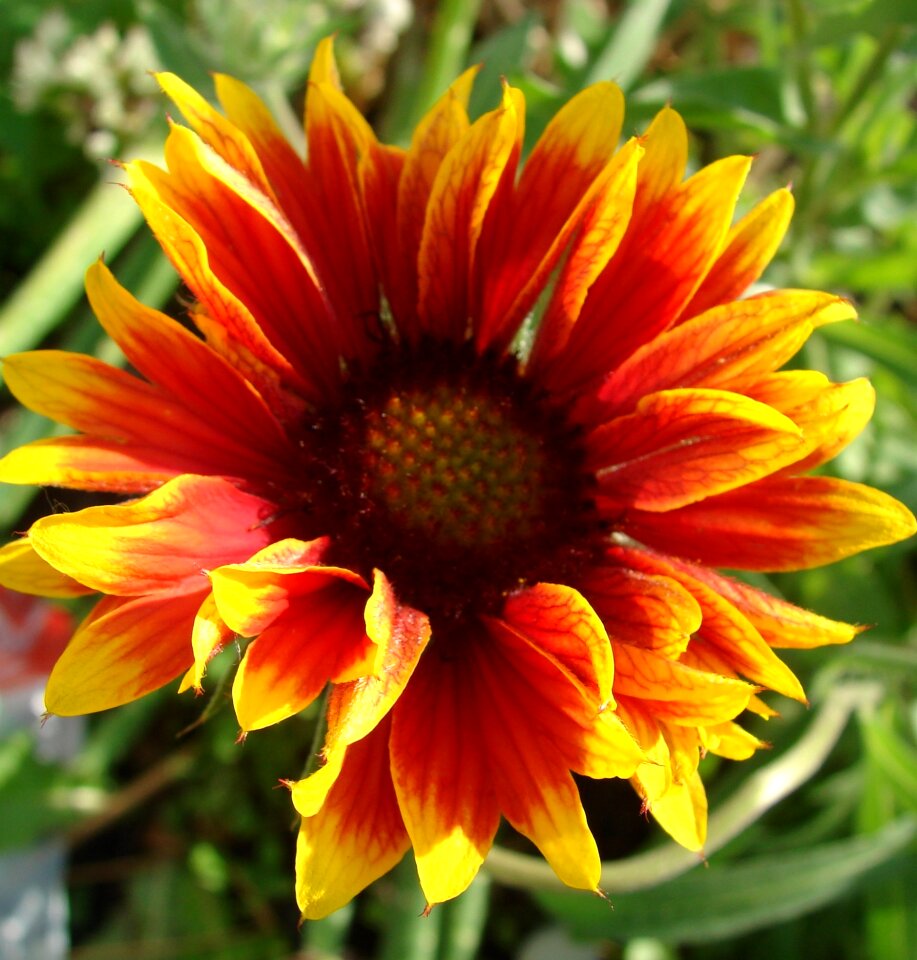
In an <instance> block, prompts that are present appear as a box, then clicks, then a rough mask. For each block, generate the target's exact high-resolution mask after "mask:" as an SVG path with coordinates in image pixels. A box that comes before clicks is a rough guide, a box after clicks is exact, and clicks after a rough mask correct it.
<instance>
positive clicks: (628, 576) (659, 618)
mask: <svg viewBox="0 0 917 960" xmlns="http://www.w3.org/2000/svg"><path fill="white" fill-rule="evenodd" d="M581 586H582V589H583V592H584V593H585V595H586V597H587V598H588V600H589V603H590V605H591V606H592V608H593V609H594V610H595V612H596V613H597V614H598V615H599V616H600V617H601V618H602V621H603V623H604V624H605V626H606V628H607V629H610V630H611V631H612V634H613V636H614V638H615V640H620V641H621V642H623V643H629V644H631V645H632V646H636V647H644V648H645V649H647V650H654V651H655V652H656V653H658V654H659V655H660V656H661V657H666V658H667V659H669V660H677V659H678V656H679V654H681V653H682V651H684V649H685V647H687V645H688V640H689V639H690V637H691V634H693V633H694V632H695V631H696V630H697V629H698V628H699V627H700V625H701V609H700V607H699V606H698V604H697V601H696V600H695V599H694V597H693V596H691V594H690V593H689V592H688V591H687V590H685V588H684V587H683V586H681V584H680V583H678V581H677V580H673V579H672V578H671V577H664V576H655V575H652V574H646V573H640V572H639V571H637V570H627V569H624V568H614V567H607V568H600V569H597V570H596V571H595V572H593V573H591V574H587V575H586V577H585V578H584V581H583V583H582V584H581Z"/></svg>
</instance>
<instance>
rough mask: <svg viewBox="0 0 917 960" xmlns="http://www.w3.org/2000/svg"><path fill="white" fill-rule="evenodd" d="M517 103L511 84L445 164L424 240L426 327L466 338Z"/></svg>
mask: <svg viewBox="0 0 917 960" xmlns="http://www.w3.org/2000/svg"><path fill="white" fill-rule="evenodd" d="M517 118H518V116H517V107H516V104H515V98H514V96H513V94H512V91H511V89H510V88H506V89H505V90H504V93H503V103H502V105H501V106H500V107H498V108H497V109H496V110H493V111H491V112H490V113H486V114H484V116H483V117H481V118H480V119H479V120H477V121H476V122H475V123H474V124H472V126H471V127H470V129H469V130H468V131H467V132H466V133H465V135H464V136H463V137H462V138H461V139H460V140H459V141H458V142H457V143H456V144H455V145H454V146H453V147H452V149H451V150H450V151H449V153H448V154H447V155H446V157H445V159H444V160H443V161H442V163H441V164H440V166H439V169H438V170H437V173H436V179H435V180H434V182H433V188H432V190H431V193H430V200H429V203H428V205H427V213H426V220H425V222H424V228H423V236H422V239H421V243H420V253H419V257H418V274H419V277H420V289H419V302H418V314H419V320H420V324H421V327H422V329H423V330H424V331H426V332H429V333H431V334H435V335H437V336H438V337H446V338H448V339H453V340H461V339H462V338H463V337H464V335H465V332H466V327H467V324H468V319H469V312H470V304H469V288H470V280H471V276H472V268H473V264H474V259H475V251H476V247H477V243H478V238H479V237H480V234H481V229H482V227H483V224H484V216H485V214H486V213H487V210H488V207H489V206H490V202H491V199H492V198H493V196H494V193H495V191H496V189H497V185H498V183H499V181H500V177H501V174H502V173H503V170H504V168H505V167H506V166H507V164H508V162H509V160H510V156H511V154H512V152H513V149H514V147H515V145H516V132H517Z"/></svg>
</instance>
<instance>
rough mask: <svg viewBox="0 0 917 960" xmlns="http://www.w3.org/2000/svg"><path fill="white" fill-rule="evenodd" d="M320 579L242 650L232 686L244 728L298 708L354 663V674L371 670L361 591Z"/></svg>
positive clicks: (349, 673)
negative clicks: (355, 669) (356, 671)
mask: <svg viewBox="0 0 917 960" xmlns="http://www.w3.org/2000/svg"><path fill="white" fill-rule="evenodd" d="M297 579H301V577H297ZM313 579H317V578H313ZM323 583H324V586H323V587H320V588H318V589H312V590H311V591H310V592H309V593H308V594H306V595H298V596H296V597H294V598H293V599H291V600H290V602H289V606H288V608H287V609H286V610H285V611H284V613H283V614H282V615H280V616H279V617H277V619H276V620H275V621H274V622H273V623H272V624H271V625H270V626H269V627H267V628H266V629H265V630H264V631H263V632H262V633H261V634H260V635H259V636H258V637H257V638H256V639H255V640H253V641H252V642H251V643H250V644H249V647H248V649H247V650H246V651H245V656H244V657H243V658H242V663H241V664H240V665H239V669H238V672H237V673H236V677H235V681H234V683H233V687H232V698H233V703H234V704H235V708H236V717H237V719H238V721H239V725H240V726H241V727H242V729H243V730H259V729H261V728H262V727H267V726H270V725H271V724H273V723H278V722H279V721H281V720H285V719H286V718H287V717H290V716H292V715H293V714H294V713H299V711H300V710H304V709H305V708H306V707H307V706H308V705H309V704H310V703H311V702H312V701H313V700H314V699H315V698H316V697H317V696H318V695H319V693H321V691H322V688H323V687H324V686H325V684H326V683H328V681H329V680H333V679H336V678H337V677H338V676H339V675H340V674H344V675H347V676H348V678H349V677H350V676H352V674H353V670H354V666H355V665H356V664H359V665H360V667H361V671H358V675H359V672H362V673H368V672H369V670H370V669H371V664H372V659H371V658H372V656H373V655H374V653H375V651H374V650H370V649H369V648H371V647H372V646H373V644H372V643H371V641H370V640H369V639H368V638H367V636H366V632H365V630H364V627H363V606H364V602H365V601H364V598H365V592H364V591H363V590H361V589H360V588H359V587H357V586H354V585H353V584H351V583H347V582H346V581H343V580H336V581H335V580H331V581H330V582H329V581H328V580H323Z"/></svg>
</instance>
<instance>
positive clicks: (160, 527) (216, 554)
mask: <svg viewBox="0 0 917 960" xmlns="http://www.w3.org/2000/svg"><path fill="white" fill-rule="evenodd" d="M272 510H273V507H272V505H271V504H270V503H269V502H268V501H266V500H262V499H261V498H260V497H254V496H252V495H251V494H248V493H243V492H242V491H241V490H237V489H236V488H235V487H234V486H232V485H231V484H229V483H227V482H226V481H224V480H220V479H217V478H214V477H194V476H183V477H178V478H176V479H175V480H171V481H169V483H167V484H165V485H164V486H162V487H160V488H159V489H158V490H156V491H154V492H153V493H151V494H149V495H148V496H146V497H144V498H143V499H141V500H134V501H131V502H129V503H122V504H117V505H115V506H110V507H87V508H86V509H85V510H79V511H77V512H76V513H58V514H52V515H50V516H47V517H42V518H41V519H40V520H36V521H35V523H34V524H33V525H32V529H31V531H30V540H31V542H32V545H33V546H34V548H35V550H36V551H37V552H38V553H39V554H40V555H41V556H42V558H43V559H45V560H47V562H48V563H50V564H51V565H52V566H54V567H56V568H57V569H58V570H60V571H62V572H63V573H65V574H67V575H68V576H71V577H73V578H74V579H75V580H78V581H79V582H80V583H83V584H85V585H86V586H87V587H92V589H94V590H100V591H102V592H103V593H111V594H116V595H119V596H139V595H140V594H145V593H156V592H160V591H163V592H170V593H172V592H175V591H183V592H188V591H195V590H201V589H202V588H203V587H205V586H206V581H205V580H204V571H205V570H206V569H208V568H210V567H216V566H220V564H223V563H226V562H227V561H230V562H231V561H232V560H235V559H236V558H238V557H240V556H248V555H250V554H251V553H253V552H255V551H256V550H257V549H259V548H260V547H261V546H263V545H264V544H265V543H266V542H268V541H269V540H270V539H271V532H270V530H269V529H268V528H267V526H266V522H267V521H268V520H269V519H270V516H271V512H272Z"/></svg>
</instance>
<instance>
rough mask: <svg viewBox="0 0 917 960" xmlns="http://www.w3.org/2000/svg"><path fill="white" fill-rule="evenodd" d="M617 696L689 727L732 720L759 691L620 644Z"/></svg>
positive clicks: (647, 651) (616, 681)
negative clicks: (647, 707) (645, 706)
mask: <svg viewBox="0 0 917 960" xmlns="http://www.w3.org/2000/svg"><path fill="white" fill-rule="evenodd" d="M614 650H615V667H616V669H615V695H618V694H621V695H623V696H629V697H632V698H639V699H641V700H642V701H643V702H644V703H645V704H652V710H653V711H654V713H656V714H658V715H659V716H661V717H664V718H665V719H666V720H668V721H670V722H672V723H674V724H678V725H686V726H704V725H705V724H710V723H722V722H724V721H725V720H732V719H733V717H736V716H737V715H738V714H740V713H741V712H742V711H743V710H744V709H745V707H746V706H747V705H748V699H749V697H750V696H751V695H752V694H753V693H754V692H755V688H754V687H752V686H751V685H750V684H747V683H744V682H742V681H741V680H732V679H729V678H727V677H721V676H718V675H717V674H713V673H707V672H705V671H701V670H696V669H694V668H693V667H688V666H685V665H683V664H681V663H677V662H675V661H673V660H666V659H665V658H664V657H660V656H659V655H658V654H656V653H654V652H653V651H652V650H641V649H640V648H639V647H631V646H630V645H628V644H626V643H616V644H615V645H614Z"/></svg>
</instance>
